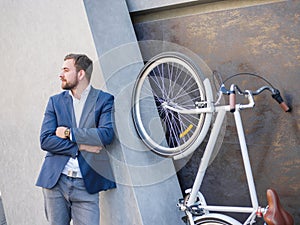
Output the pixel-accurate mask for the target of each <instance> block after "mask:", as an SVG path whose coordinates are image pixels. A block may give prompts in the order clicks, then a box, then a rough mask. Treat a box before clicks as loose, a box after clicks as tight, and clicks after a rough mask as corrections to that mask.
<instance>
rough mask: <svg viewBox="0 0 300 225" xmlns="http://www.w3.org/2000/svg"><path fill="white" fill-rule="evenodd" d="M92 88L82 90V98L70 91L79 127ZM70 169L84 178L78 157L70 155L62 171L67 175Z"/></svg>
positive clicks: (77, 175)
mask: <svg viewBox="0 0 300 225" xmlns="http://www.w3.org/2000/svg"><path fill="white" fill-rule="evenodd" d="M90 90H91V85H89V86H87V88H86V89H85V90H84V91H83V92H82V94H81V96H80V99H77V98H75V97H74V96H73V94H72V92H71V91H69V94H70V95H71V96H72V99H73V108H74V114H75V119H76V126H77V127H78V126H79V121H80V118H81V114H82V110H83V107H84V104H85V102H86V99H87V97H88V95H89V93H90ZM70 137H71V135H70ZM70 171H72V172H76V177H78V178H82V174H81V172H80V168H79V164H78V160H77V158H75V159H73V158H72V157H70V159H69V161H68V162H67V164H66V166H65V168H64V170H63V171H62V173H63V174H65V175H68V174H69V172H70Z"/></svg>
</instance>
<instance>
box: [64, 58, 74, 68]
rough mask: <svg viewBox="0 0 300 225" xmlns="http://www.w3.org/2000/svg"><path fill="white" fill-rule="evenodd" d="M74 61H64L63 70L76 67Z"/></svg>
mask: <svg viewBox="0 0 300 225" xmlns="http://www.w3.org/2000/svg"><path fill="white" fill-rule="evenodd" d="M74 62H75V61H74V59H66V60H64V63H63V68H66V67H67V68H72V67H75V65H74Z"/></svg>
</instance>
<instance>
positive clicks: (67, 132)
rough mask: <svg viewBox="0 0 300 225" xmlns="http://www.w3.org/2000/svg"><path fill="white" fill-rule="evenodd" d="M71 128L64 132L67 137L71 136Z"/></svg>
mask: <svg viewBox="0 0 300 225" xmlns="http://www.w3.org/2000/svg"><path fill="white" fill-rule="evenodd" d="M70 133H71V132H70V128H67V129H66V130H65V132H64V134H65V136H66V137H67V138H70Z"/></svg>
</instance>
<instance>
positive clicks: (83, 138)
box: [36, 54, 116, 225]
mask: <svg viewBox="0 0 300 225" xmlns="http://www.w3.org/2000/svg"><path fill="white" fill-rule="evenodd" d="M92 70H93V62H92V61H91V60H90V59H89V58H88V57H87V56H86V55H82V54H69V55H67V56H66V57H65V58H64V62H63V67H62V71H61V73H60V75H59V77H60V79H61V87H62V89H64V90H65V91H63V92H62V93H60V94H57V95H54V96H52V97H50V99H49V101H48V104H47V107H46V111H45V114H44V119H43V123H42V127H41V133H40V144H41V148H42V149H43V150H44V151H46V152H47V153H46V157H45V160H44V163H43V165H42V168H41V172H40V175H39V177H38V180H37V183H36V185H37V186H40V187H42V188H43V195H44V200H45V211H46V217H47V219H48V221H49V223H50V224H52V225H69V224H70V221H71V220H72V221H73V224H74V225H85V224H86V225H99V223H100V210H99V192H100V191H104V190H109V189H112V188H115V187H116V184H115V181H114V176H113V171H112V168H111V166H110V162H109V154H108V152H107V151H106V149H105V146H106V145H109V144H110V143H111V142H112V141H113V137H114V130H113V120H112V118H113V116H112V109H113V102H114V97H113V96H112V95H110V94H108V93H106V92H104V91H101V90H98V89H95V88H93V87H92V86H91V85H90V79H91V74H92Z"/></svg>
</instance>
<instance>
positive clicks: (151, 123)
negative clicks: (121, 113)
mask: <svg viewBox="0 0 300 225" xmlns="http://www.w3.org/2000/svg"><path fill="white" fill-rule="evenodd" d="M239 75H241V74H239ZM250 75H253V76H256V77H259V78H262V77H260V76H258V75H255V74H250ZM234 76H237V75H234ZM262 79H263V80H264V81H265V82H267V86H263V87H261V88H259V89H257V90H255V91H251V90H245V91H243V90H241V89H240V88H239V87H238V86H237V85H235V84H231V86H230V88H229V89H227V88H226V87H225V85H224V83H225V82H227V81H228V80H229V79H227V80H226V81H225V82H224V83H223V84H222V85H221V87H220V89H219V98H218V99H217V101H215V102H214V99H213V92H212V88H211V82H210V81H209V79H208V78H206V77H205V76H204V74H203V72H202V71H201V69H200V68H198V67H197V66H196V65H195V64H194V63H193V61H191V60H190V59H189V58H188V57H186V56H185V55H183V54H180V53H175V52H167V53H162V54H159V55H158V56H155V57H154V58H152V59H151V60H149V61H148V62H147V63H146V65H145V66H144V68H143V69H142V70H141V72H140V74H139V76H138V79H137V81H136V83H135V86H134V89H133V99H132V109H133V111H132V114H133V120H134V124H135V127H136V130H137V132H138V134H139V136H140V137H141V139H142V141H143V142H144V143H145V144H146V145H147V146H148V147H149V148H150V149H151V150H152V151H153V152H155V153H156V154H159V155H161V156H164V157H173V158H174V159H180V158H183V157H186V156H188V155H190V154H191V153H192V152H193V151H195V149H196V148H197V147H198V146H199V144H200V143H201V142H202V141H203V140H204V138H205V136H206V134H207V133H208V131H209V128H210V125H211V122H212V115H213V114H216V118H215V119H214V123H213V126H212V130H211V132H210V135H209V139H208V143H207V145H206V148H205V151H204V153H203V156H202V159H201V163H200V165H199V169H198V172H197V175H196V178H195V181H194V184H193V187H192V188H191V189H188V190H186V196H185V198H184V199H180V200H179V203H178V207H179V209H180V210H182V211H183V212H185V214H186V216H185V221H186V223H187V224H189V225H200V224H203V225H204V224H206V225H230V224H232V225H241V224H244V225H247V224H254V223H255V222H256V221H255V219H256V218H257V217H263V218H264V221H265V223H266V224H268V225H293V224H294V222H293V218H292V216H291V215H290V214H289V213H288V212H287V211H286V210H284V209H283V207H282V206H281V204H280V201H279V198H278V195H277V193H276V191H274V190H272V189H268V190H267V200H268V206H267V207H261V206H260V205H259V204H258V198H257V194H256V189H255V185H254V179H253V175H252V170H251V165H250V160H249V156H248V149H247V145H246V140H245V134H244V129H243V125H242V120H241V116H240V111H241V110H243V109H248V108H253V107H254V104H255V103H254V96H255V95H258V94H260V93H261V92H263V91H265V90H267V91H270V92H271V93H272V97H273V98H274V99H275V100H276V101H277V102H278V103H279V104H280V106H281V107H282V108H283V110H284V111H286V112H287V111H290V108H289V107H288V106H287V105H286V104H285V103H284V101H283V99H282V97H281V96H280V92H279V91H278V90H277V89H275V88H274V87H273V86H272V85H271V84H270V83H269V82H268V81H267V80H265V79H264V78H262ZM236 94H239V95H242V96H245V97H246V98H247V100H248V101H247V103H246V104H237V103H236ZM224 95H229V104H224V105H221V104H220V99H222V96H224ZM227 112H231V113H233V114H234V119H235V124H236V128H237V133H238V137H239V142H240V150H241V153H242V158H243V164H244V167H245V173H246V178H247V183H248V187H249V193H250V199H251V205H250V206H249V207H237V206H217V205H208V204H207V203H206V201H205V197H204V195H203V194H202V193H200V191H199V190H200V187H201V184H202V181H203V177H204V175H205V173H206V169H207V167H208V165H209V161H210V158H211V156H212V153H213V150H214V146H215V143H216V141H217V138H218V136H219V134H220V130H221V127H222V124H223V122H224V118H225V115H226V113H227ZM228 212H234V213H247V214H249V217H248V218H247V219H246V220H245V221H243V222H239V221H237V220H236V219H234V218H232V217H230V216H228V215H225V214H223V213H228Z"/></svg>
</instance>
